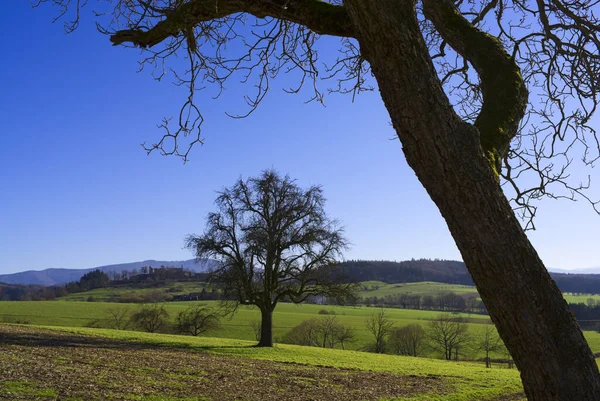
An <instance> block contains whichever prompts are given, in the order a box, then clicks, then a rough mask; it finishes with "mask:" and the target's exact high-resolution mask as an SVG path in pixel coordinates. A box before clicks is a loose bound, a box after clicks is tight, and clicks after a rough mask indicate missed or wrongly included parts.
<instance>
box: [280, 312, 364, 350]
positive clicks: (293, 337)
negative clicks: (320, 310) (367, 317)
mask: <svg viewBox="0 0 600 401" xmlns="http://www.w3.org/2000/svg"><path fill="white" fill-rule="evenodd" d="M354 338H355V332H354V329H353V328H352V327H351V326H348V325H344V324H342V323H340V322H338V321H337V319H336V316H327V317H321V318H312V319H308V320H305V321H303V322H302V323H300V324H299V325H297V326H295V327H293V328H292V329H291V330H290V331H289V332H288V333H286V335H285V336H284V338H283V342H285V343H288V344H297V345H307V346H313V347H321V348H335V347H336V345H337V344H338V343H339V344H340V346H341V347H342V349H344V347H345V344H347V343H349V342H351V341H353V340H354Z"/></svg>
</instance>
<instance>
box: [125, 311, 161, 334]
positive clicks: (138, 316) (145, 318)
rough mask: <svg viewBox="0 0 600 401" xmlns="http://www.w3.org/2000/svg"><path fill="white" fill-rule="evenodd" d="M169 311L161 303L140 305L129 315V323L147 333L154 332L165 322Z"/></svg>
mask: <svg viewBox="0 0 600 401" xmlns="http://www.w3.org/2000/svg"><path fill="white" fill-rule="evenodd" d="M168 318H169V312H167V310H166V309H165V307H164V306H162V305H141V306H140V307H139V308H138V309H137V310H136V311H135V312H133V313H132V315H131V323H132V324H133V325H134V326H136V327H138V328H140V329H142V330H144V331H147V332H148V333H154V332H156V331H158V330H160V329H161V328H163V327H165V326H166V324H167V319H168Z"/></svg>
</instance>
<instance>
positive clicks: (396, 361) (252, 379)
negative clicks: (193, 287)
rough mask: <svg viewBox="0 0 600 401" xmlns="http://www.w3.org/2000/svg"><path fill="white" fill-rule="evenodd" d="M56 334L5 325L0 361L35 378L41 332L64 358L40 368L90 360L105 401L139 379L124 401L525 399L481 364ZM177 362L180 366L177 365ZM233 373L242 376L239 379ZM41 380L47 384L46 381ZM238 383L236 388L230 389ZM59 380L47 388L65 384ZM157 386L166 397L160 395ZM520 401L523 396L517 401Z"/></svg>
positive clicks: (161, 337)
mask: <svg viewBox="0 0 600 401" xmlns="http://www.w3.org/2000/svg"><path fill="white" fill-rule="evenodd" d="M48 329H49V328H27V327H20V326H1V325H0V331H3V333H2V334H3V335H4V336H5V338H8V341H6V346H5V348H3V349H0V356H2V355H3V353H7V354H10V355H11V356H13V355H14V357H15V358H17V359H19V360H15V359H10V358H0V373H5V372H9V374H10V375H12V376H14V375H15V373H14V371H20V372H21V373H20V374H21V375H33V374H35V373H33V372H32V369H31V366H29V365H31V364H35V363H37V362H36V360H35V359H34V360H31V359H32V358H33V356H32V354H31V353H30V352H24V347H27V346H30V347H36V345H37V343H36V342H35V341H36V339H35V336H36V335H37V336H38V337H40V338H42V339H44V340H46V339H48V338H50V339H51V341H50V343H51V344H53V345H52V346H46V347H36V348H34V349H35V350H36V353H38V354H39V353H40V352H42V353H46V354H52V353H56V354H58V355H60V356H61V357H62V358H63V360H62V361H61V362H60V363H56V362H53V361H54V360H55V359H56V358H49V357H48V356H47V355H44V356H45V359H44V363H45V364H47V365H49V366H45V365H40V366H44V367H43V368H40V369H47V370H48V371H49V372H53V373H52V374H50V373H48V374H49V375H50V376H52V375H54V376H53V377H56V378H60V377H62V376H61V374H62V375H64V374H67V373H68V374H74V373H73V372H72V371H70V370H68V368H69V367H70V366H76V367H78V368H79V366H80V365H78V363H80V360H79V359H80V358H85V365H82V367H81V369H87V367H88V366H90V367H89V369H90V370H92V369H93V371H94V372H96V373H95V374H94V376H95V378H94V380H96V381H95V382H94V384H93V386H94V387H95V390H94V391H96V392H97V393H99V394H104V395H106V394H111V393H112V394H119V391H121V388H122V387H121V384H120V383H121V382H122V381H123V380H141V383H140V384H143V386H141V387H140V386H138V387H140V388H138V389H137V390H136V392H133V391H131V390H129V394H128V395H127V396H128V397H131V398H127V397H124V396H123V397H122V398H118V399H133V400H137V399H140V400H151V399H154V398H151V397H156V396H158V395H163V394H164V398H155V399H157V400H159V399H160V400H171V399H173V400H183V399H186V398H184V397H189V396H191V395H192V394H188V393H186V389H187V388H189V386H195V387H194V388H196V389H197V391H198V392H199V393H197V394H193V395H194V396H198V397H203V398H199V399H207V400H221V399H223V400H225V399H232V400H233V399H248V400H254V399H260V400H271V399H293V400H305V399H311V397H312V399H327V400H338V399H339V400H354V399H356V400H358V399H361V400H362V399H365V400H366V399H368V400H398V401H400V400H420V401H424V400H432V401H433V400H437V401H471V400H472V401H475V400H477V401H480V400H481V401H486V400H489V401H492V400H494V401H499V400H504V399H509V398H508V397H511V398H510V399H511V400H517V399H519V398H520V397H519V396H518V395H519V394H520V393H521V392H522V386H521V383H520V379H519V374H518V372H517V370H516V369H506V368H495V369H485V368H484V367H483V366H482V365H481V364H475V363H462V362H459V363H457V362H446V361H441V360H432V359H425V358H410V357H399V356H391V355H378V354H369V353H364V352H356V351H341V350H332V349H321V348H312V347H301V346H293V345H279V344H278V345H276V346H275V347H274V348H256V347H253V346H252V345H253V342H248V341H243V340H234V339H223V338H208V337H205V338H198V337H182V336H174V335H166V334H149V333H141V332H129V331H116V330H108V329H90V328H69V327H63V328H51V331H49V330H48ZM7 332H8V334H6V333H7ZM38 332H39V333H38ZM11 333H12V334H11ZM36 333H37V334H36ZM24 338H27V339H28V340H24ZM82 338H83V339H84V340H82ZM85 339H89V340H85ZM38 341H41V340H39V339H38ZM62 343H68V347H64V348H63V347H61V345H60V344H62ZM11 347H12V348H11ZM13 348H14V350H13ZM6 349H8V351H6ZM202 355H211V356H212V357H210V358H209V357H207V356H202ZM39 356H41V355H38V357H37V359H39ZM198 358H200V359H201V361H200V360H198ZM202 358H203V359H202ZM223 358H225V359H223ZM178 360H181V361H182V363H180V364H175V363H176V361H178ZM252 361H254V362H252ZM40 363H41V362H40ZM132 363H135V364H134V365H132ZM174 364H175V365H174ZM145 367H153V368H154V369H145ZM199 367H201V368H199ZM125 368H128V369H125ZM3 369H4V371H3ZM65 369H67V370H65ZM57 370H58V372H57ZM232 372H236V373H232ZM232 374H237V375H239V377H238V378H235V377H234V378H232V377H230V375H232ZM41 377H43V378H47V375H41ZM215 378H218V379H215ZM13 379H14V378H12V377H11V378H10V380H13ZM233 379H234V380H235V383H230V380H233ZM53 380H54V381H52V380H51V381H50V383H45V385H46V386H48V385H49V384H51V383H55V382H56V380H58V379H53ZM83 380H84V381H85V380H90V379H89V378H84V379H83ZM242 381H244V382H243V383H242ZM232 384H233V387H232ZM55 385H56V387H57V390H56V391H57V392H62V391H63V390H64V389H61V385H60V383H55ZM82 387H85V386H82ZM153 388H156V389H160V391H163V392H164V393H160V394H156V393H155V392H154V393H153V392H152V391H151V390H152V389H153ZM240 389H241V390H240ZM259 389H260V390H259ZM261 390H262V391H265V393H264V394H259V395H258V396H257V395H256V391H261ZM123 391H125V390H123ZM240 391H242V392H244V391H245V393H244V394H245V395H246V397H247V398H244V397H242V398H236V395H237V394H239V392H240ZM227 392H231V393H230V397H226V396H224V395H223V394H227ZM359 392H360V393H359ZM219 394H220V395H221V397H220V398H219ZM76 395H77V396H79V397H82V398H84V399H86V400H87V399H96V398H94V397H85V394H81V392H79V393H77V394H76ZM515 396H517V398H513V397H515ZM135 397H138V398H135ZM167 397H172V398H167ZM253 397H254V398H253ZM257 397H258V398H257ZM505 397H506V398H505ZM0 398H2V397H0ZM15 399H21V398H15ZM61 399H62V398H61ZM105 399H111V398H110V397H106V398H105ZM191 399H193V398H190V400H191Z"/></svg>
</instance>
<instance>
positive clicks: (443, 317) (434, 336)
mask: <svg viewBox="0 0 600 401" xmlns="http://www.w3.org/2000/svg"><path fill="white" fill-rule="evenodd" d="M427 338H428V339H429V342H430V344H431V346H432V347H433V348H434V349H436V350H438V351H440V352H441V353H442V354H443V355H444V359H446V360H447V361H450V360H452V359H458V352H459V350H460V349H461V348H464V347H465V346H466V345H467V344H468V343H469V341H470V339H471V337H470V335H469V326H468V325H467V323H466V322H465V321H464V319H462V318H459V317H454V316H452V315H451V314H450V313H443V314H440V315H438V316H437V317H436V318H435V319H433V320H431V321H430V322H429V323H428V325H427Z"/></svg>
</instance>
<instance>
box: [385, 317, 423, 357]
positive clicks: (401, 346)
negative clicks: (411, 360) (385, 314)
mask: <svg viewBox="0 0 600 401" xmlns="http://www.w3.org/2000/svg"><path fill="white" fill-rule="evenodd" d="M388 344H389V347H390V348H391V349H392V350H393V352H394V353H395V354H397V355H408V356H419V355H420V354H421V352H423V348H424V346H425V330H424V329H423V327H421V325H420V324H409V325H407V326H403V327H394V328H393V329H392V330H391V331H390V334H389V336H388Z"/></svg>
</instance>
